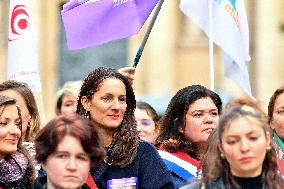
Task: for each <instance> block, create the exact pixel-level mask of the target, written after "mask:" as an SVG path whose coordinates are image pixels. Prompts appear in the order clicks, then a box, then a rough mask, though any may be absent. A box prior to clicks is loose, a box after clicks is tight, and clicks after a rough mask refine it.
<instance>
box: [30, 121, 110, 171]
mask: <svg viewBox="0 0 284 189" xmlns="http://www.w3.org/2000/svg"><path fill="white" fill-rule="evenodd" d="M67 135H70V136H73V137H75V138H77V139H78V140H79V141H80V143H81V144H82V147H83V149H84V151H85V152H86V153H87V154H88V155H89V156H90V159H91V164H92V166H96V165H97V164H99V163H101V162H102V160H103V159H104V157H105V150H104V148H103V147H101V144H100V140H99V136H98V133H97V131H96V129H95V128H94V126H93V123H92V122H91V121H90V120H88V119H86V118H84V117H81V116H79V115H69V116H58V117H56V118H54V119H53V120H51V121H50V122H48V123H47V124H46V126H45V127H43V128H42V129H41V130H40V132H39V134H38V135H37V137H36V139H35V149H36V156H35V159H36V160H37V161H38V162H39V163H45V162H46V160H47V158H48V157H49V156H50V155H51V154H53V153H54V152H55V151H56V149H57V147H58V144H59V143H60V142H61V140H62V139H63V138H64V137H65V136H67Z"/></svg>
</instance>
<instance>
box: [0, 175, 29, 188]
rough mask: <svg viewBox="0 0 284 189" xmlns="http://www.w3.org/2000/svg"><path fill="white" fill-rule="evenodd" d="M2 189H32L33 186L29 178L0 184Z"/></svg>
mask: <svg viewBox="0 0 284 189" xmlns="http://www.w3.org/2000/svg"><path fill="white" fill-rule="evenodd" d="M0 187H1V188H2V189H31V188H32V184H31V182H30V180H29V179H28V178H25V177H24V178H23V179H20V180H18V181H15V182H9V183H6V184H4V183H0Z"/></svg>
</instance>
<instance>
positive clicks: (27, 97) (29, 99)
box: [0, 80, 40, 141]
mask: <svg viewBox="0 0 284 189" xmlns="http://www.w3.org/2000/svg"><path fill="white" fill-rule="evenodd" d="M6 90H13V91H16V92H18V93H19V94H20V95H22V97H23V99H24V101H25V103H26V105H27V108H28V111H29V113H30V115H31V123H30V127H28V128H27V131H26V137H25V138H23V139H22V140H23V141H33V139H34V138H35V136H36V134H37V133H38V131H39V130H40V116H39V111H38V108H37V104H36V100H35V97H34V95H33V93H32V91H31V89H30V88H29V86H28V84H26V83H24V82H19V81H14V80H8V81H4V82H3V83H1V84H0V92H2V91H6Z"/></svg>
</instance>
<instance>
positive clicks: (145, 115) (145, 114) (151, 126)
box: [134, 101, 159, 144]
mask: <svg viewBox="0 0 284 189" xmlns="http://www.w3.org/2000/svg"><path fill="white" fill-rule="evenodd" d="M134 115H135V119H136V122H137V131H138V135H139V137H140V139H142V140H145V141H147V142H150V143H152V144H155V143H156V139H157V137H158V135H159V127H158V124H157V122H158V121H159V116H158V114H157V112H156V110H155V109H154V108H153V107H152V106H151V105H150V104H148V103H147V102H143V101H138V102H137V103H136V109H135V112H134Z"/></svg>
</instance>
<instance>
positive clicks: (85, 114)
mask: <svg viewBox="0 0 284 189" xmlns="http://www.w3.org/2000/svg"><path fill="white" fill-rule="evenodd" d="M83 115H84V117H85V118H87V119H89V118H90V112H89V111H87V110H85V112H84V114H83Z"/></svg>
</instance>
